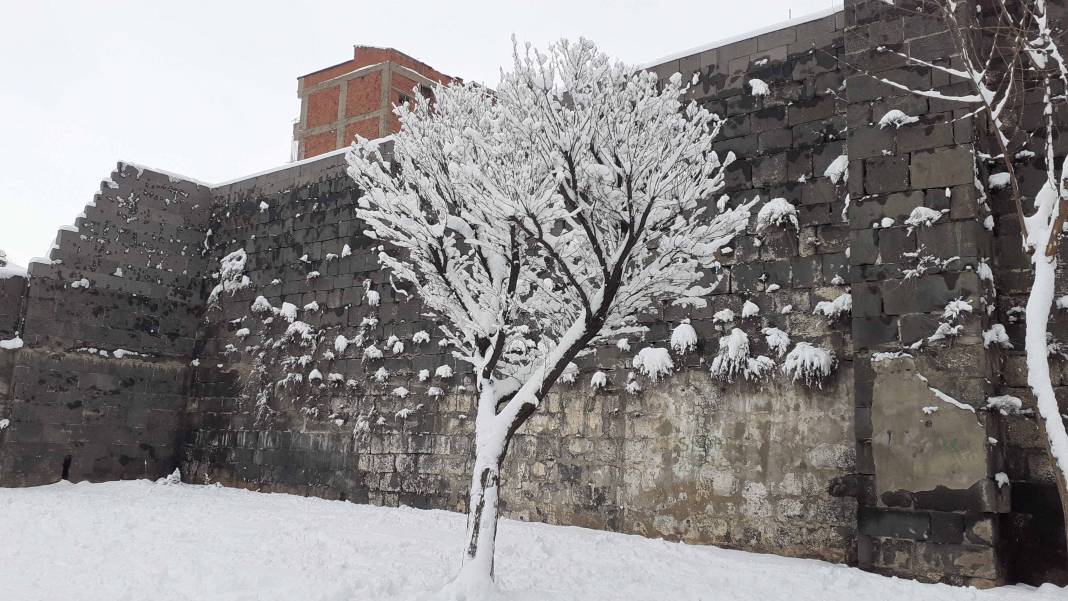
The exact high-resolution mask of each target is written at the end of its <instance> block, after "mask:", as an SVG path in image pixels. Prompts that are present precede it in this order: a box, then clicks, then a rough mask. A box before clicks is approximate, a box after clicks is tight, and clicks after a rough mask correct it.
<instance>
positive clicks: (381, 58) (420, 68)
mask: <svg viewBox="0 0 1068 601" xmlns="http://www.w3.org/2000/svg"><path fill="white" fill-rule="evenodd" d="M387 61H388V62H392V63H396V64H398V65H400V66H402V67H407V68H409V69H411V70H412V71H415V72H416V73H418V74H420V75H422V76H423V77H425V78H427V79H433V80H434V81H437V82H440V83H448V82H450V81H452V80H453V79H454V78H452V77H449V76H448V75H445V74H444V73H441V72H440V71H438V70H436V69H434V68H433V67H431V66H430V65H428V64H426V63H424V62H422V61H417V60H415V59H414V58H412V57H410V56H408V55H407V54H404V53H403V52H398V51H397V50H394V49H393V48H375V47H373V46H357V47H356V49H355V50H354V51H353V53H352V63H354V64H356V65H358V67H354V68H359V67H366V66H367V65H373V64H375V63H384V62H387Z"/></svg>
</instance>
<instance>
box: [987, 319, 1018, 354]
mask: <svg viewBox="0 0 1068 601" xmlns="http://www.w3.org/2000/svg"><path fill="white" fill-rule="evenodd" d="M992 344H996V345H997V346H1000V347H1001V348H1004V349H1011V348H1012V343H1011V342H1009V335H1008V333H1006V332H1005V326H1003V325H1001V324H1000V323H994V324H990V329H989V330H986V331H985V332H983V346H984V347H986V348H990V345H992Z"/></svg>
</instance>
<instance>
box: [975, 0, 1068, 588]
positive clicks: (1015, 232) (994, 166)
mask: <svg viewBox="0 0 1068 601" xmlns="http://www.w3.org/2000/svg"><path fill="white" fill-rule="evenodd" d="M988 6H989V4H988V3H985V2H984V3H983V8H984V11H988V10H989V9H988ZM1047 10H1048V12H1049V15H1050V20H1051V24H1052V26H1053V29H1054V31H1055V32H1056V34H1057V35H1059V36H1061V37H1060V39H1061V40H1062V41H1061V43H1062V44H1063V43H1064V41H1063V40H1064V27H1065V25H1066V24H1068V6H1066V5H1065V3H1063V2H1051V3H1047ZM981 14H983V13H981ZM994 18H995V13H993V12H987V13H985V14H983V22H984V23H985V24H987V25H989V24H990V23H991V21H993V19H994ZM1055 93H1056V92H1055ZM1024 100H1025V102H1024V104H1023V110H1022V111H1021V112H1020V117H1019V119H1020V121H1019V131H1018V132H1017V133H1016V135H1015V136H1014V139H1013V143H1014V145H1015V148H1016V149H1018V150H1017V152H1015V153H1014V155H1013V168H1014V171H1015V172H1016V174H1017V176H1018V178H1019V180H1020V185H1021V192H1022V194H1023V196H1024V198H1025V199H1032V198H1034V197H1035V195H1036V194H1037V193H1038V191H1039V189H1040V188H1041V187H1042V185H1043V184H1044V183H1045V182H1046V179H1047V176H1046V171H1045V160H1044V153H1045V140H1046V130H1045V124H1044V122H1043V110H1044V106H1043V105H1042V104H1041V96H1040V95H1035V94H1032V95H1030V96H1028V97H1026V98H1025V99H1024ZM1066 119H1068V108H1066V107H1065V106H1064V104H1063V103H1062V104H1060V105H1058V106H1057V108H1056V113H1055V116H1054V120H1055V123H1065V122H1066ZM975 129H976V132H977V139H978V141H979V147H980V151H981V152H985V153H986V154H987V155H989V156H997V155H998V154H999V153H998V152H996V151H993V149H994V148H996V144H995V142H994V140H993V139H991V137H990V135H989V133H988V132H989V131H990V129H989V125H988V123H987V119H986V118H985V117H984V118H982V119H979V120H977V121H976V123H975ZM1053 137H1054V154H1055V162H1056V164H1057V165H1060V164H1062V161H1064V157H1065V155H1066V154H1068V138H1066V137H1065V136H1063V135H1062V133H1061V132H1060V131H1058V130H1056V128H1055V129H1054V132H1053ZM977 168H978V176H979V179H980V181H982V182H986V181H988V178H989V176H990V175H992V174H995V173H1000V172H1004V171H1005V170H1006V168H1005V166H1004V164H1003V163H1002V162H1001V161H1000V160H997V159H984V160H980V161H978V165H977ZM985 200H986V202H987V204H988V206H989V208H990V211H991V213H992V215H993V218H994V228H993V235H992V240H991V246H992V253H991V257H992V259H991V261H990V262H991V266H992V268H993V274H994V281H995V283H996V295H997V302H996V310H995V312H994V313H993V314H992V315H991V317H990V321H991V322H994V323H1000V324H1002V325H1003V326H1004V327H1005V329H1006V332H1007V334H1008V337H1009V341H1010V343H1011V344H1012V348H1011V349H1007V348H999V349H997V350H996V351H994V352H992V353H991V364H992V368H993V375H994V378H993V387H994V390H995V394H998V395H1011V396H1014V397H1017V398H1019V399H1021V400H1022V402H1023V407H1024V413H1022V414H1013V415H1008V416H1003V415H998V416H997V417H998V419H999V420H1000V422H1001V423H1000V434H1001V436H1000V444H1001V445H1002V446H1003V448H1002V457H1001V459H1002V461H1001V462H1000V463H999V465H998V468H999V469H1000V470H1001V471H1002V472H1004V473H1005V474H1006V476H1007V477H1008V480H1009V484H1008V485H1007V486H1008V487H1009V488H1010V489H1011V503H1010V507H1009V511H1008V513H1004V514H1002V515H1001V516H1000V517H1001V520H1000V523H999V528H1000V530H999V541H1000V542H999V550H1000V554H1001V556H1002V558H1003V562H1004V566H1005V570H1006V577H1007V579H1009V580H1010V581H1013V582H1017V581H1019V582H1028V583H1030V584H1036V585H1037V584H1040V583H1041V582H1045V581H1053V582H1058V583H1061V584H1065V583H1068V556H1066V552H1065V548H1064V544H1063V541H1064V536H1065V532H1064V516H1063V514H1062V513H1061V508H1060V499H1059V495H1058V493H1057V487H1056V484H1055V482H1054V480H1053V470H1054V469H1055V468H1054V466H1053V463H1052V461H1051V458H1050V456H1049V453H1048V451H1047V446H1048V445H1047V443H1046V441H1045V440H1044V437H1043V436H1042V434H1041V432H1040V430H1039V426H1038V423H1037V419H1038V417H1037V416H1036V415H1035V413H1034V412H1035V411H1036V409H1035V404H1034V397H1033V395H1032V394H1031V391H1030V388H1029V387H1028V385H1027V368H1026V360H1025V358H1024V353H1023V348H1024V328H1025V322H1026V320H1025V319H1024V309H1023V308H1024V307H1025V306H1026V304H1027V295H1028V293H1029V292H1030V287H1031V283H1032V281H1033V279H1032V278H1033V272H1032V270H1031V268H1030V262H1029V259H1028V257H1027V256H1026V255H1025V254H1024V253H1023V250H1022V248H1021V245H1020V240H1021V236H1020V224H1019V220H1018V218H1017V217H1016V212H1015V207H1014V205H1013V203H1012V201H1011V194H1010V191H1009V189H1008V188H995V189H988V190H986V198H985ZM1025 202H1026V201H1025ZM1025 208H1026V210H1027V211H1030V210H1031V208H1032V207H1031V204H1030V202H1026V204H1025ZM1066 259H1068V253H1066V251H1065V249H1064V244H1063V240H1062V243H1061V245H1060V247H1059V253H1058V257H1057V260H1058V266H1059V267H1058V272H1057V280H1056V286H1057V287H1056V296H1057V297H1058V298H1059V297H1062V296H1064V295H1065V294H1066V293H1068V280H1066V278H1065V276H1066V275H1068V274H1065V273H1064V270H1063V265H1065V261H1066ZM1049 331H1050V332H1051V333H1052V334H1053V336H1052V339H1051V341H1050V342H1051V344H1053V345H1054V351H1053V352H1051V354H1050V371H1051V375H1052V379H1053V385H1054V390H1055V391H1056V394H1057V398H1058V402H1059V405H1060V411H1061V414H1062V415H1068V354H1066V353H1065V349H1064V347H1062V346H1061V345H1062V344H1063V343H1064V340H1065V332H1068V311H1065V310H1064V308H1062V307H1059V306H1058V307H1055V308H1054V310H1053V315H1052V319H1051V321H1050V325H1049Z"/></svg>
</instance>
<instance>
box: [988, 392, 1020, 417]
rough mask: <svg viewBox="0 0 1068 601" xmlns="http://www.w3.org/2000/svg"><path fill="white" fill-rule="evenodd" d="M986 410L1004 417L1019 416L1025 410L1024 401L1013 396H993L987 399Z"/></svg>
mask: <svg viewBox="0 0 1068 601" xmlns="http://www.w3.org/2000/svg"><path fill="white" fill-rule="evenodd" d="M986 408H987V409H989V410H990V411H997V412H998V413H1000V414H1002V415H1018V414H1019V413H1020V412H1021V410H1022V409H1023V401H1022V400H1020V398H1019V397H1014V396H1012V395H1011V394H1003V395H1000V396H992V397H989V398H987V399H986Z"/></svg>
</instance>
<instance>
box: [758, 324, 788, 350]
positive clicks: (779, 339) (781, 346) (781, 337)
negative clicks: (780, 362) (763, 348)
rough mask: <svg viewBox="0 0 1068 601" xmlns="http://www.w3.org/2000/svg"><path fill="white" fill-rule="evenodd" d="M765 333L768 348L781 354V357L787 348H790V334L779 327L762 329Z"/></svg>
mask: <svg viewBox="0 0 1068 601" xmlns="http://www.w3.org/2000/svg"><path fill="white" fill-rule="evenodd" d="M760 333H761V334H763V335H764V341H765V342H767V343H768V348H769V349H771V350H773V351H775V352H776V353H778V354H779V356H780V357H782V356H783V355H785V354H786V350H787V349H788V348H790V336H789V335H788V334H787V333H786V332H783V331H782V330H780V329H779V328H772V327H767V328H764V329H763V330H761V331H760Z"/></svg>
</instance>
